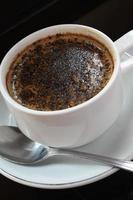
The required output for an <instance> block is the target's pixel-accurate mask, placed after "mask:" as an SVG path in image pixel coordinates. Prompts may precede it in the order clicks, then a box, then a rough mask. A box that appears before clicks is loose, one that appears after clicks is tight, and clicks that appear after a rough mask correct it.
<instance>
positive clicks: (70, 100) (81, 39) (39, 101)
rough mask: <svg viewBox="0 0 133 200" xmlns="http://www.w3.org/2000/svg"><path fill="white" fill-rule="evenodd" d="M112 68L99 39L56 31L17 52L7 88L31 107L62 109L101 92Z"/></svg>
mask: <svg viewBox="0 0 133 200" xmlns="http://www.w3.org/2000/svg"><path fill="white" fill-rule="evenodd" d="M113 68H114V64H113V59H112V56H111V54H110V52H109V50H108V49H107V48H106V47H105V46H104V45H103V44H101V43H100V42H99V41H97V40H96V39H94V38H92V37H90V36H85V35H81V34H74V33H65V34H56V35H53V36H49V37H47V38H42V39H40V40H38V41H36V42H34V43H32V44H31V45H29V46H27V47H26V48H25V49H24V50H23V51H22V52H20V53H19V54H18V55H17V56H16V58H15V59H14V61H13V63H12V64H11V66H10V68H9V71H8V73H7V77H6V82H7V89H8V92H9V94H10V96H11V97H12V98H13V99H14V100H15V101H17V102H18V103H20V104H21V105H23V106H25V107H28V108H30V109H34V110H42V111H50V110H52V111H53V110H61V109H66V108H69V107H73V106H76V105H78V104H81V103H83V102H85V101H87V100H89V99H90V98H92V97H94V96H95V95H96V94H98V93H99V92H100V91H101V90H102V89H103V88H104V87H105V85H106V84H107V83H108V81H109V79H110V77H111V75H112V72H113Z"/></svg>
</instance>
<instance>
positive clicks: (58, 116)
mask: <svg viewBox="0 0 133 200" xmlns="http://www.w3.org/2000/svg"><path fill="white" fill-rule="evenodd" d="M66 32H69V33H70V32H71V33H81V34H84V35H89V36H92V37H93V38H96V39H97V40H99V41H100V42H101V43H103V44H104V45H105V46H106V47H107V48H108V49H109V51H110V53H111V55H112V58H113V61H114V71H113V74H112V76H111V78H110V80H109V82H108V84H107V85H106V86H105V87H104V89H102V90H101V91H100V92H99V93H98V94H97V95H96V96H94V97H93V98H92V99H90V100H88V101H86V102H84V103H82V104H80V105H77V106H75V107H72V108H68V109H64V110H59V111H37V110H31V109H28V108H26V107H24V106H22V105H20V104H18V103H17V102H16V101H14V100H13V99H12V97H11V96H10V95H9V93H8V91H7V87H6V74H7V72H8V70H9V67H10V64H11V63H12V61H13V60H14V58H15V56H16V55H17V54H18V53H19V52H21V51H22V50H23V49H24V48H25V47H26V46H28V45H29V44H31V43H33V42H34V41H36V40H38V39H40V38H44V37H47V36H49V35H54V34H57V33H66ZM132 42H133V31H130V32H129V33H127V34H126V35H124V36H123V37H122V38H120V39H119V40H118V41H116V42H115V43H114V42H113V41H112V40H111V39H110V38H109V37H107V36H106V35H105V34H103V33H102V32H100V31H98V30H96V29H94V28H91V27H88V26H82V25H74V24H71V25H69V24H68V25H56V26H52V27H48V28H44V29H42V30H39V31H37V32H35V33H32V34H31V35H29V36H27V37H26V38H24V39H23V40H21V41H20V42H18V43H17V44H16V45H15V46H13V47H12V48H11V49H10V50H9V52H8V53H7V54H6V56H5V57H4V59H3V61H2V63H1V67H0V91H1V93H2V95H3V97H4V100H5V102H6V104H7V106H8V108H9V110H10V112H11V113H12V115H13V116H14V118H15V120H16V122H17V125H18V127H19V128H20V129H21V131H22V132H23V133H24V134H25V135H26V136H28V137H29V138H31V139H32V140H34V141H37V142H40V143H42V144H45V145H49V146H53V147H77V146H81V145H84V144H87V143H89V142H90V141H92V140H94V139H96V138H97V137H98V136H100V135H101V134H103V133H104V132H105V131H106V130H107V129H108V128H109V127H110V126H111V125H112V124H113V123H114V121H115V120H116V119H117V117H118V116H119V113H120V111H121V108H122V103H123V86H122V74H124V75H125V73H128V72H130V70H133V69H132V68H131V65H132V64H133V59H132V58H129V59H128V60H126V61H124V63H122V62H120V53H122V52H124V51H125V49H127V48H129V47H131V45H132Z"/></svg>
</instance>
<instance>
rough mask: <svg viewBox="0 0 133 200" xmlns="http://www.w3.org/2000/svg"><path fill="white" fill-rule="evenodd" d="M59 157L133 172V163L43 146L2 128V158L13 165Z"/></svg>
mask: <svg viewBox="0 0 133 200" xmlns="http://www.w3.org/2000/svg"><path fill="white" fill-rule="evenodd" d="M57 155H62V156H71V157H79V158H84V159H89V160H95V161H98V162H102V163H105V164H108V165H111V166H114V167H117V168H121V169H125V170H128V171H132V172H133V162H132V161H127V160H120V159H115V158H110V157H107V156H102V155H96V154H90V153H85V152H79V151H76V150H70V149H62V148H53V147H47V146H43V145H41V144H39V143H36V142H33V141H32V140H30V139H29V138H27V137H26V136H24V135H23V134H22V133H21V131H20V130H19V129H18V128H17V127H10V126H0V156H1V157H2V158H4V159H6V160H8V161H10V162H13V163H18V164H23V165H31V164H35V163H38V162H41V161H43V160H46V159H47V158H49V157H51V156H57Z"/></svg>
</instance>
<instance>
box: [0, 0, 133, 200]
mask: <svg viewBox="0 0 133 200" xmlns="http://www.w3.org/2000/svg"><path fill="white" fill-rule="evenodd" d="M4 2H5V4H3V5H4V6H3V7H1V8H0V18H1V19H0V21H1V30H0V44H1V48H0V51H1V55H0V58H1V59H2V57H3V56H4V54H5V53H6V51H7V50H8V49H9V48H10V47H11V46H12V45H13V44H15V43H16V42H17V41H18V40H20V39H21V38H23V37H24V36H26V35H27V34H29V33H31V32H33V31H35V30H38V29H40V28H43V27H46V26H49V25H53V24H61V23H78V24H84V25H89V26H92V27H95V28H97V29H99V30H101V31H103V32H104V33H106V34H107V35H108V36H109V37H111V38H112V39H113V40H116V39H117V38H119V37H120V36H122V35H123V34H124V33H126V32H128V31H129V30H131V29H132V28H133V1H132V0H106V1H104V0H103V1H102V0H101V1H100V0H97V1H91V0H90V1H89V0H88V1H85V0H82V1H69V0H68V1H64V0H62V1H58V0H57V1H41V0H37V1H35V0H33V1H31V0H28V1H25V0H24V1H23V3H22V1H21V2H20V1H10V2H12V3H10V4H11V5H10V4H9V5H8V4H7V3H8V2H9V1H7V0H5V1H4ZM18 2H19V3H18ZM26 2H27V3H26ZM44 3H45V4H46V5H44ZM24 4H25V5H24ZM31 4H32V5H31ZM7 5H8V6H7ZM20 7H21V9H20ZM64 8H65V9H64ZM4 9H5V10H4ZM7 11H8V12H7ZM18 11H19V12H18ZM20 11H21V12H20ZM41 198H45V199H46V198H48V199H53V198H54V199H58V200H60V199H63V200H65V199H66V200H68V199H77V200H87V199H108V200H132V199H133V174H131V173H129V172H126V171H122V170H119V171H118V172H117V173H115V174H113V175H111V176H110V177H107V178H105V179H103V180H100V181H98V182H95V183H92V184H90V185H86V186H82V187H78V188H73V189H66V190H46V189H37V188H31V187H27V186H24V185H20V184H18V183H15V182H13V181H11V180H9V179H7V178H5V177H4V176H2V175H0V199H5V200H7V199H14V200H15V199H20V200H21V199H41Z"/></svg>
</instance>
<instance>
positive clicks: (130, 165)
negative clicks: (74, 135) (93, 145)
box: [54, 148, 133, 172]
mask: <svg viewBox="0 0 133 200" xmlns="http://www.w3.org/2000/svg"><path fill="white" fill-rule="evenodd" d="M54 151H55V154H56V155H64V156H71V157H78V158H83V159H89V160H94V161H98V162H103V163H105V164H108V165H111V166H113V167H117V168H120V169H124V170H127V171H131V172H133V162H132V161H127V160H121V159H116V158H111V157H107V156H102V155H96V154H91V153H86V152H79V151H76V150H69V149H56V148H55V149H54Z"/></svg>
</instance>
